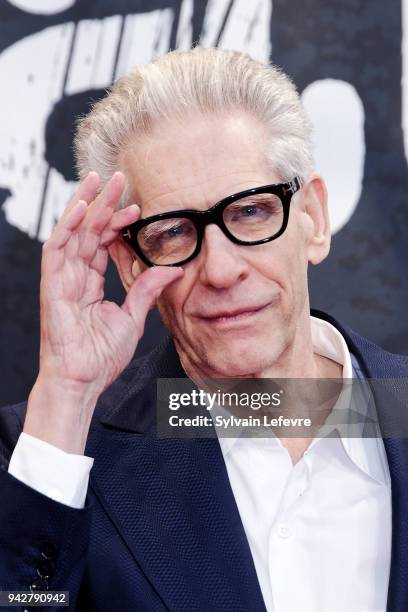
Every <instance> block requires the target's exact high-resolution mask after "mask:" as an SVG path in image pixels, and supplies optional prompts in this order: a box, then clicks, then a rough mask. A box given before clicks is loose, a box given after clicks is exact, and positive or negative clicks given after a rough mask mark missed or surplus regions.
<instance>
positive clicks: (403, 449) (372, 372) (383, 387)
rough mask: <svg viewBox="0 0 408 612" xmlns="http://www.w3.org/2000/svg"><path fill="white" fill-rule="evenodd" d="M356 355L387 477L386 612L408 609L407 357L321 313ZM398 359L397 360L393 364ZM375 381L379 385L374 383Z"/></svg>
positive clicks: (314, 313)
mask: <svg viewBox="0 0 408 612" xmlns="http://www.w3.org/2000/svg"><path fill="white" fill-rule="evenodd" d="M311 314H312V315H314V316H317V317H319V318H322V319H325V320H326V321H328V322H329V323H331V324H332V325H334V326H335V327H336V328H337V329H338V330H339V331H340V332H341V334H342V335H343V337H344V338H345V340H346V342H347V345H348V347H349V349H350V351H352V352H353V353H354V355H356V357H357V359H358V361H359V363H360V365H361V367H362V369H363V371H364V374H365V376H366V377H367V378H368V379H374V382H373V385H372V389H373V393H374V397H375V405H376V409H377V413H378V417H379V425H380V429H381V432H382V434H383V436H384V437H383V442H384V447H385V452H386V454H387V460H388V467H389V471H390V476H391V493H392V545H391V568H390V581H389V588H388V601H387V612H406V611H407V610H408V410H407V398H408V386H407V379H408V371H406V370H407V369H408V366H407V364H408V358H406V359H405V360H404V361H403V360H402V359H403V358H402V359H401V358H399V359H398V357H397V356H396V355H392V354H391V353H387V352H386V351H384V350H383V349H381V348H380V347H378V346H377V345H375V344H373V343H371V342H369V341H368V340H366V339H365V338H363V337H361V336H359V335H358V334H355V333H354V332H353V331H352V330H350V329H349V328H347V327H346V326H343V325H342V324H340V323H339V322H338V321H336V320H335V319H333V317H330V316H329V315H327V314H326V313H323V312H321V311H314V310H312V313H311ZM397 359H398V361H397ZM375 379H378V380H379V381H380V382H379V383H378V384H376V382H375Z"/></svg>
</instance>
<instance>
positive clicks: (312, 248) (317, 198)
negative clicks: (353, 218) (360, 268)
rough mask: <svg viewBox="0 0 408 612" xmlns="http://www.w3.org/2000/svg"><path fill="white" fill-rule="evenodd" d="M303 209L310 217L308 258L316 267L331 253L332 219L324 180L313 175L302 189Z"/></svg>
mask: <svg viewBox="0 0 408 612" xmlns="http://www.w3.org/2000/svg"><path fill="white" fill-rule="evenodd" d="M299 195H301V198H302V200H301V208H302V211H303V213H305V214H306V215H307V216H308V221H309V223H308V236H307V245H306V249H307V258H308V261H310V263H312V264H314V265H316V264H319V263H320V262H321V261H323V260H324V259H325V258H326V257H327V255H328V253H329V251H330V239H331V231H330V219H329V210H328V205H327V188H326V184H325V182H324V180H323V178H322V177H321V176H320V175H319V174H316V173H313V174H312V175H311V176H310V177H309V178H308V180H307V181H306V183H305V185H304V186H303V187H302V191H301V192H300V194H299Z"/></svg>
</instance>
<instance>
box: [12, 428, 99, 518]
mask: <svg viewBox="0 0 408 612" xmlns="http://www.w3.org/2000/svg"><path fill="white" fill-rule="evenodd" d="M93 462H94V460H93V459H92V458H91V457H86V456H84V455H74V454H72V453H66V452H65V451H63V450H61V449H60V448H57V447H56V446H53V445H52V444H48V442H44V441H43V440H40V439H38V438H35V437H34V436H30V435H29V434H26V433H24V432H23V433H21V434H20V437H19V439H18V441H17V444H16V446H15V448H14V451H13V454H12V456H11V459H10V464H9V467H8V471H9V473H10V474H11V475H12V476H14V477H15V478H18V480H21V481H22V482H24V483H25V484H26V485H28V486H29V487H31V488H32V489H35V490H36V491H38V492H39V493H43V494H44V495H46V496H47V497H49V498H51V499H54V500H55V501H58V502H61V503H62V504H66V505H67V506H71V507H72V508H83V507H84V506H85V498H86V492H87V490H88V481H89V473H90V471H91V468H92V466H93Z"/></svg>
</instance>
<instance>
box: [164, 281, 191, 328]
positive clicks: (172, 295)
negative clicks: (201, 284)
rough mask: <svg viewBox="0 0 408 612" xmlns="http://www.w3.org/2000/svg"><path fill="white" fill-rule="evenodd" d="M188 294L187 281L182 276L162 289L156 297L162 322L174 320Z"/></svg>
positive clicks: (179, 313) (181, 309)
mask: <svg viewBox="0 0 408 612" xmlns="http://www.w3.org/2000/svg"><path fill="white" fill-rule="evenodd" d="M185 275H186V274H185ZM188 294H189V283H188V282H186V281H185V278H184V277H183V278H181V279H180V280H179V281H176V282H174V283H172V284H171V285H170V286H169V287H166V289H164V291H163V292H162V293H161V295H160V297H159V298H158V299H157V306H158V309H159V312H160V314H161V316H162V319H163V321H164V322H172V321H176V320H177V319H178V318H179V317H180V315H181V314H182V312H183V307H184V303H185V301H186V299H187V296H188Z"/></svg>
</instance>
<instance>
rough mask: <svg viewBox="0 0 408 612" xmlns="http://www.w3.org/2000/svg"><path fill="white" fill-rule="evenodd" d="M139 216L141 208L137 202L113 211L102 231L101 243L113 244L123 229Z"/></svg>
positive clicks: (105, 244)
mask: <svg viewBox="0 0 408 612" xmlns="http://www.w3.org/2000/svg"><path fill="white" fill-rule="evenodd" d="M139 217H140V208H139V206H138V205H137V204H132V205H131V206H127V207H126V208H122V209H121V210H118V211H116V212H115V213H113V215H112V217H111V218H110V220H109V223H108V224H107V225H106V227H105V229H104V230H103V232H102V236H101V244H103V245H104V246H108V245H109V244H111V243H112V242H113V241H114V240H115V239H116V238H117V236H118V234H119V232H120V230H121V229H123V228H124V227H126V226H127V225H131V224H132V223H134V222H135V221H137V220H138V219H139Z"/></svg>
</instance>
